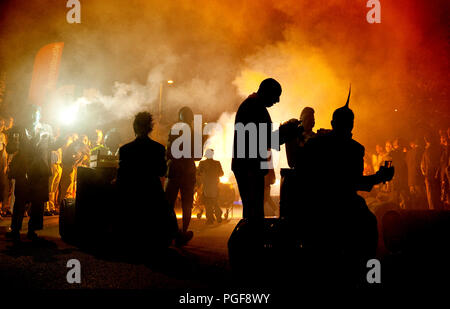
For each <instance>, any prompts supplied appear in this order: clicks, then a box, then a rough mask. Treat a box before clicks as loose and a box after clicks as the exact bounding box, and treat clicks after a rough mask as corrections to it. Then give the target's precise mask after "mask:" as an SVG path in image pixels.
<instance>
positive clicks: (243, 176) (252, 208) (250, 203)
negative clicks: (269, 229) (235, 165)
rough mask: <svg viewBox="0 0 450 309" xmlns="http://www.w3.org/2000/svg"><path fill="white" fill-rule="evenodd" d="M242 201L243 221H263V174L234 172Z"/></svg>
mask: <svg viewBox="0 0 450 309" xmlns="http://www.w3.org/2000/svg"><path fill="white" fill-rule="evenodd" d="M234 175H235V177H236V182H237V185H238V188H239V194H240V195H241V199H242V207H243V213H242V217H243V218H244V219H249V220H251V221H253V220H254V219H256V221H263V219H264V174H263V173H262V171H261V170H258V171H252V170H247V171H234Z"/></svg>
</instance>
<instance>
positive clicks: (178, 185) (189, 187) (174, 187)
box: [165, 177, 195, 232]
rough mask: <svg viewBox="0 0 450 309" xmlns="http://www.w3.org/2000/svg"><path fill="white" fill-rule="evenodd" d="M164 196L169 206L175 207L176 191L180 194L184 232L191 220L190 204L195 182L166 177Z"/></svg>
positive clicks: (181, 178) (191, 203)
mask: <svg viewBox="0 0 450 309" xmlns="http://www.w3.org/2000/svg"><path fill="white" fill-rule="evenodd" d="M165 187H166V188H165V191H166V198H167V201H168V202H169V205H170V207H172V208H174V207H175V201H176V200H177V196H178V191H179V192H180V194H181V209H182V211H183V232H186V231H187V229H188V227H189V223H190V222H191V215H192V205H193V202H194V187H195V182H194V181H192V180H190V179H189V180H188V179H184V178H183V177H180V178H167V180H166V186H165Z"/></svg>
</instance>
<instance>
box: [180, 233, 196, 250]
mask: <svg viewBox="0 0 450 309" xmlns="http://www.w3.org/2000/svg"><path fill="white" fill-rule="evenodd" d="M192 237H194V233H193V232H192V231H187V232H184V233H183V232H182V233H180V234H179V235H178V237H177V238H176V239H175V246H176V247H183V246H185V245H186V244H187V243H188V242H189V241H190V240H191V239H192Z"/></svg>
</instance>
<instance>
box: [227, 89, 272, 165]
mask: <svg viewBox="0 0 450 309" xmlns="http://www.w3.org/2000/svg"><path fill="white" fill-rule="evenodd" d="M234 124H235V130H234V142H233V159H232V162H231V169H232V171H233V172H239V171H242V170H253V171H258V170H261V162H264V161H267V156H268V153H265V152H264V150H266V149H267V151H268V150H269V149H270V147H271V132H272V119H271V118H270V115H269V112H268V111H267V108H266V107H265V106H264V104H263V103H262V102H261V100H260V99H259V98H258V96H257V95H256V94H252V95H250V96H249V97H248V98H247V99H246V100H245V101H244V102H242V103H241V105H240V106H239V109H238V111H237V113H236V118H235V122H234ZM236 124H242V125H243V126H244V127H246V128H247V125H249V127H250V126H253V125H254V126H256V127H255V128H256V136H251V135H250V133H249V131H248V130H245V133H244V132H243V130H239V131H240V132H239V133H241V134H242V135H241V138H239V135H238V130H236V128H237V127H236ZM261 124H262V125H263V126H262V127H260V125H261ZM264 126H265V127H264ZM263 131H265V132H263ZM261 135H265V138H262V137H261ZM240 139H242V141H243V145H242V146H245V149H240V148H239V147H240V146H239V143H238V142H239V140H240ZM261 141H262V143H263V144H262V143H261ZM250 147H251V148H252V149H250ZM254 147H256V149H255V148H254ZM260 148H261V150H262V151H263V155H261V153H260V152H261V151H260ZM250 150H251V151H250ZM252 152H253V153H252ZM262 171H264V173H267V170H262Z"/></svg>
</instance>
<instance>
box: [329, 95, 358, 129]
mask: <svg viewBox="0 0 450 309" xmlns="http://www.w3.org/2000/svg"><path fill="white" fill-rule="evenodd" d="M350 93H351V88H350V89H349V91H348V97H347V102H346V103H345V105H344V106H342V107H340V108H338V109H337V110H335V111H334V113H333V119H332V120H331V126H332V127H333V130H334V131H336V132H338V133H342V134H350V133H352V130H353V123H354V120H355V115H354V114H353V111H352V110H351V109H350V108H349V107H348V104H349V102H350Z"/></svg>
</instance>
